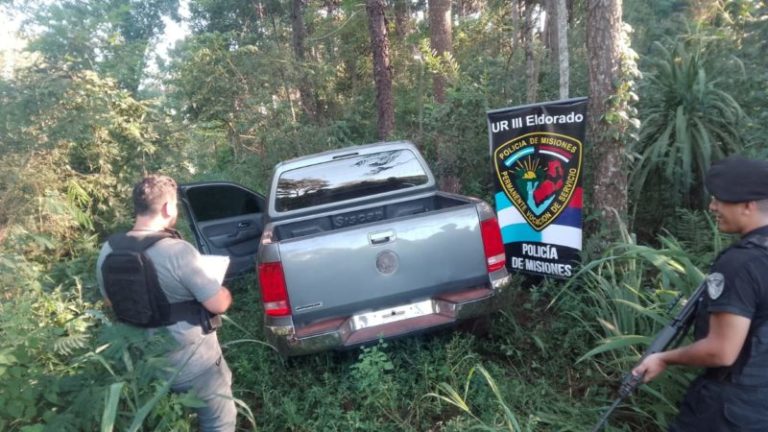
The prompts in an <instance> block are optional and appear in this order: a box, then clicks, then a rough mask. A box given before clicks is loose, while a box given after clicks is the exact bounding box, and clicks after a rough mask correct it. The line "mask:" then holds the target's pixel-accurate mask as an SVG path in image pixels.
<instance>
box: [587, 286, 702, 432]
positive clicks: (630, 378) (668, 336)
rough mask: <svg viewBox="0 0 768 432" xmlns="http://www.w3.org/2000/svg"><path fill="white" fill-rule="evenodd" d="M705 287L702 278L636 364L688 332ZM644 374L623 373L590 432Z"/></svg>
mask: <svg viewBox="0 0 768 432" xmlns="http://www.w3.org/2000/svg"><path fill="white" fill-rule="evenodd" d="M706 287H707V281H706V280H704V281H702V282H701V284H700V285H699V287H698V288H696V291H694V292H693V294H691V297H690V298H689V300H688V301H687V302H686V303H685V306H683V308H682V309H681V310H680V312H678V314H677V315H676V316H675V317H674V318H673V319H672V321H670V322H669V324H667V325H666V326H664V328H663V329H661V331H660V332H659V333H658V334H657V335H656V338H655V339H654V340H653V342H651V344H650V345H649V346H648V348H647V349H646V350H645V352H644V353H643V356H642V357H641V358H640V361H639V362H638V364H640V363H641V362H642V361H643V359H645V358H646V357H648V356H649V355H651V354H655V353H657V352H661V351H666V350H667V349H669V348H671V347H675V346H677V345H678V344H679V343H680V341H681V340H682V339H683V337H684V336H685V334H686V333H688V329H689V328H690V327H691V324H692V323H693V316H694V312H695V311H696V305H697V304H698V303H699V299H701V296H702V295H703V294H704V290H705V289H706ZM681 297H682V294H680V296H678V297H677V299H676V300H675V302H674V303H672V308H674V307H675V305H676V304H677V302H678V301H680V298H681ZM644 376H645V374H643V375H638V376H635V375H633V374H632V372H631V371H630V372H629V373H627V374H626V375H624V378H623V379H622V380H621V385H620V386H619V397H617V398H616V399H615V400H614V401H613V403H612V404H611V406H610V407H609V408H608V410H607V411H606V412H605V413H604V414H603V416H602V417H600V421H598V422H597V425H595V428H594V429H592V432H599V431H600V430H602V429H603V427H604V426H605V424H606V422H607V421H608V417H610V416H611V414H613V412H614V411H615V410H616V408H618V407H619V405H620V404H621V402H622V401H623V400H624V399H626V398H627V397H628V396H629V395H630V394H632V393H633V392H634V391H635V389H637V387H639V386H640V384H641V383H642V382H643V377H644Z"/></svg>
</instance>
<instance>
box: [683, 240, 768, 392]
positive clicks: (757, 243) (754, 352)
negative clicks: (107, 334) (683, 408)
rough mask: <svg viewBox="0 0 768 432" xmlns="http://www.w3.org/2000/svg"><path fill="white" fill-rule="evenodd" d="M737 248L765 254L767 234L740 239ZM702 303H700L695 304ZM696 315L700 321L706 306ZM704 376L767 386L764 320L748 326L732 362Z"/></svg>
mask: <svg viewBox="0 0 768 432" xmlns="http://www.w3.org/2000/svg"><path fill="white" fill-rule="evenodd" d="M740 247H746V248H758V249H760V250H762V251H763V252H765V253H768V237H763V236H757V235H753V236H750V237H749V238H747V239H745V240H743V241H742V243H741V245H740ZM766 271H768V269H766ZM702 306H704V305H699V307H702ZM699 314H700V315H699V317H698V319H701V320H702V322H703V320H704V319H705V318H704V317H705V316H708V315H709V314H708V313H707V312H706V308H704V310H702V311H700V312H699ZM707 319H708V318H707ZM707 327H708V325H707ZM697 338H698V337H697ZM705 376H707V377H709V378H711V379H715V380H717V381H725V382H730V383H733V384H743V385H749V386H768V321H766V320H765V319H761V321H760V322H754V323H753V324H752V325H751V326H750V329H749V333H747V338H746V340H745V341H744V346H743V347H742V349H741V352H740V353H739V357H738V358H737V359H736V361H735V362H734V364H733V365H731V366H726V367H718V368H709V369H707V371H706V373H705Z"/></svg>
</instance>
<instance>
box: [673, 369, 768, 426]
mask: <svg viewBox="0 0 768 432" xmlns="http://www.w3.org/2000/svg"><path fill="white" fill-rule="evenodd" d="M758 431H761V432H766V431H768V388H764V387H750V386H739V385H734V384H730V383H727V382H720V381H715V380H711V379H707V378H704V377H699V378H697V379H696V380H694V381H693V383H691V386H690V387H689V388H688V391H687V392H686V394H685V398H684V399H683V402H682V403H681V405H680V413H679V414H678V415H677V417H676V418H675V420H674V421H673V422H672V425H671V426H670V427H669V432H758Z"/></svg>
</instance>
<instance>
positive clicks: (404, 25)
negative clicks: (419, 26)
mask: <svg viewBox="0 0 768 432" xmlns="http://www.w3.org/2000/svg"><path fill="white" fill-rule="evenodd" d="M394 9H395V34H396V35H397V37H398V39H401V40H402V39H405V37H406V36H408V35H409V34H410V32H411V11H410V10H409V9H410V8H409V4H408V0H395V8H394Z"/></svg>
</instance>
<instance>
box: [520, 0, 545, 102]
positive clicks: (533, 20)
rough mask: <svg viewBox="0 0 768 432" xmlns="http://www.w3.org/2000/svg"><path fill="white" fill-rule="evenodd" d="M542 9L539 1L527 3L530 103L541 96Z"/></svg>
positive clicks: (526, 39) (533, 0)
mask: <svg viewBox="0 0 768 432" xmlns="http://www.w3.org/2000/svg"><path fill="white" fill-rule="evenodd" d="M540 12H541V10H540V8H539V5H538V1H537V0H526V1H525V24H524V28H525V31H524V36H523V37H524V41H523V43H524V44H525V72H526V78H527V80H526V82H527V84H528V92H527V96H526V100H527V102H529V103H533V102H536V99H537V98H538V94H539V67H540V65H539V58H538V57H539V55H538V53H537V51H538V49H537V44H538V42H539V30H538V25H537V22H538V20H539V16H540Z"/></svg>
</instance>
